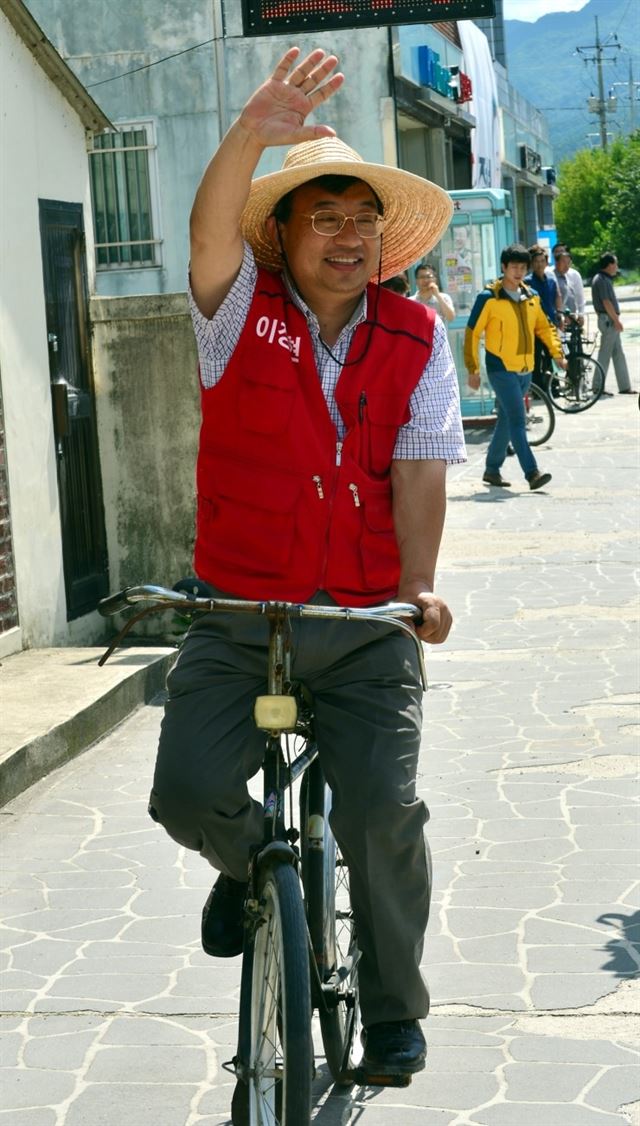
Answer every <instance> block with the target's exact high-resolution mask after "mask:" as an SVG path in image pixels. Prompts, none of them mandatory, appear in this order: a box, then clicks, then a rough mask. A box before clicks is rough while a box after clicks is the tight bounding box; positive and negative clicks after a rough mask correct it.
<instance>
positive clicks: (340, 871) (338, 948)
mask: <svg viewBox="0 0 640 1126" xmlns="http://www.w3.org/2000/svg"><path fill="white" fill-rule="evenodd" d="M300 804H301V818H300V823H301V825H302V862H303V883H304V888H305V899H306V907H307V920H308V925H309V935H310V937H311V945H312V947H313V953H314V957H315V961H316V965H317V967H318V975H319V977H320V980H321V982H322V985H323V987H324V989H323V998H322V999H321V1000H320V1002H319V1005H318V1015H319V1018H320V1029H321V1032H322V1043H323V1045H324V1050H325V1055H326V1059H327V1065H328V1067H329V1071H330V1072H331V1076H332V1078H333V1080H334V1082H335V1083H340V1084H349V1083H351V1082H353V1079H352V1077H351V1076H350V1075H349V1073H350V1072H352V1071H353V1070H354V1068H356V1067H357V1066H358V1064H359V1062H360V1057H361V1055H362V1047H361V1042H360V1031H361V1028H362V1023H361V1018H360V1005H359V996H358V958H359V956H360V954H359V950H358V944H357V938H356V929H355V922H354V918H353V910H352V907H351V896H350V891H349V869H348V868H347V865H346V862H345V860H344V858H343V856H342V854H341V852H340V849H339V848H338V846H337V844H336V840H335V838H334V836H333V833H332V832H331V828H330V825H329V814H330V812H331V790H330V789H329V787H328V786H327V784H326V782H325V780H324V775H323V774H322V770H321V767H320V764H319V762H318V761H316V762H314V763H313V764H312V766H311V767H310V769H309V770H308V771H307V773H306V774H305V777H304V779H303V784H302V788H301V794H300Z"/></svg>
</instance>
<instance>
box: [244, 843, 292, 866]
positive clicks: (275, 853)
mask: <svg viewBox="0 0 640 1126" xmlns="http://www.w3.org/2000/svg"><path fill="white" fill-rule="evenodd" d="M297 863H298V855H297V853H296V852H295V851H294V849H292V847H291V845H290V844H288V843H287V841H270V842H269V844H268V845H265V847H264V848H261V849H260V851H259V852H257V853H256V855H255V857H254V864H255V865H256V866H257V867H262V865H263V864H293V865H296V864H297Z"/></svg>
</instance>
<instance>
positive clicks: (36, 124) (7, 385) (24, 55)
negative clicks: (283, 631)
mask: <svg viewBox="0 0 640 1126" xmlns="http://www.w3.org/2000/svg"><path fill="white" fill-rule="evenodd" d="M0 84H1V85H0V106H1V111H0V151H1V152H2V160H1V161H0V199H1V200H2V219H1V221H0V377H1V378H2V391H3V398H4V414H5V425H6V436H7V464H8V475H9V489H10V499H11V519H12V530H13V549H14V556H15V566H16V578H17V588H18V612H19V617H20V633H14V635H13V640H12V647H13V648H15V647H18V648H19V647H20V646H22V647H25V648H26V647H34V646H46V645H55V644H61V643H64V642H68V641H69V640H70V639H71V637H70V627H69V625H68V623H67V621H66V603H65V594H64V579H63V571H62V544H61V531H60V511H59V504H58V484H57V474H56V460H55V448H54V437H53V424H52V413H51V393H50V389H49V362H48V350H47V329H46V323H45V305H44V293H43V277H42V255H41V249H40V229H39V216H38V199H55V200H64V201H67V202H73V203H82V204H83V207H84V215H85V232H86V236H87V248H88V269H89V277H90V279H91V278H92V276H93V246H92V237H93V236H92V228H91V218H90V215H91V211H90V192H89V172H88V162H87V157H86V144H85V133H84V127H83V125H82V122H81V121H80V118H79V117H78V116H77V114H76V113H75V111H74V110H73V109H72V108H71V106H70V105H69V104H68V102H67V101H66V100H65V98H64V97H63V96H62V94H60V93H59V91H58V90H57V88H56V87H55V86H54V85H53V83H52V82H51V81H50V80H49V79H48V78H47V76H46V75H45V73H44V72H43V71H42V69H41V68H40V67H39V66H38V64H37V63H36V61H35V59H34V58H33V56H32V55H31V53H30V52H29V51H28V50H27V48H26V47H25V46H24V44H23V43H22V40H21V39H19V37H18V36H17V35H16V33H15V32H14V30H13V28H12V26H11V25H10V24H9V22H8V20H7V19H6V17H5V16H4V15H3V14H2V13H0ZM72 625H73V626H74V627H75V630H76V633H80V634H81V631H82V626H81V625H78V626H76V623H72ZM71 632H73V631H71ZM20 635H21V636H20Z"/></svg>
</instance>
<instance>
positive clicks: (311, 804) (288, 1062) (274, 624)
mask: <svg viewBox="0 0 640 1126" xmlns="http://www.w3.org/2000/svg"><path fill="white" fill-rule="evenodd" d="M178 585H179V586H180V587H182V588H183V589H182V590H167V589H165V588H164V587H157V586H138V587H129V588H128V589H127V590H124V591H121V592H120V593H118V594H115V595H112V596H110V597H109V598H105V599H104V600H103V601H102V602H101V603H100V605H99V610H100V612H101V613H102V614H103V615H105V616H108V615H111V614H115V613H118V612H120V611H121V610H126V609H127V608H129V607H131V606H135V605H136V604H138V603H151V604H152V605H151V606H148V607H147V608H146V609H145V610H143V611H142V612H141V613H138V614H136V615H134V617H132V618H131V619H130V620H129V622H127V623H126V625H125V627H124V629H123V630H122V631H121V632H120V634H119V635H118V637H117V638H116V639H115V640H114V641H113V642H112V643H111V645H110V646H109V648H108V650H107V652H106V653H105V654H104V656H103V657H102V659H101V662H100V663H101V664H102V663H104V661H105V660H106V659H107V658H108V656H109V655H110V653H111V652H113V649H114V648H115V647H116V645H117V644H118V643H119V641H120V640H121V638H122V637H123V636H124V634H125V633H126V632H127V630H128V628H129V627H130V625H131V624H133V622H134V621H138V620H139V619H140V618H142V617H144V616H145V615H146V614H149V613H155V612H156V611H158V610H166V609H169V608H173V609H177V610H178V611H179V612H180V613H181V614H183V613H184V611H185V610H186V611H188V613H189V615H193V614H200V613H206V614H212V613H236V614H237V613H239V614H260V615H263V616H264V617H265V618H267V620H268V621H269V627H270V634H269V650H268V657H267V670H266V682H267V694H266V695H263V696H258V697H257V698H256V700H255V706H254V719H255V722H256V725H257V727H258V728H259V729H260V730H261V731H263V732H264V735H265V752H264V759H263V765H262V769H263V808H264V833H263V839H262V841H261V842H260V843H257V844H256V847H255V849H254V851H253V854H252V856H251V857H250V861H249V873H248V877H249V886H248V891H247V896H246V900H245V937H244V948H243V960H242V978H241V988H240V1013H239V1029H238V1047H237V1052H236V1055H235V1057H234V1059H233V1060H232V1061H231V1062H230V1064H229V1067H230V1068H231V1069H232V1070H233V1071H234V1072H235V1075H236V1077H237V1079H238V1083H237V1085H236V1089H235V1094H234V1097H233V1104H232V1121H233V1123H234V1126H241V1124H242V1126H247V1124H248V1126H279V1124H286V1126H306V1124H308V1123H309V1122H310V1118H311V1082H312V1078H313V1074H314V1052H313V1040H312V1023H311V1022H312V1014H313V1011H314V1010H317V1013H318V1016H319V1021H320V1029H321V1034H322V1041H323V1045H324V1049H325V1053H326V1059H327V1064H328V1067H329V1070H330V1072H331V1075H332V1078H333V1079H334V1081H335V1082H336V1083H338V1084H342V1085H348V1084H351V1083H355V1082H357V1083H363V1084H372V1085H378V1086H403V1087H404V1086H408V1084H409V1083H410V1082H411V1076H410V1075H406V1074H403V1075H371V1074H368V1073H365V1072H364V1070H363V1068H362V1064H361V1057H362V1051H361V1044H360V1035H359V1033H360V1028H361V1022H360V1010H359V1004H358V959H359V951H358V944H357V934H356V929H355V924H354V918H353V912H352V909H351V902H350V896H349V873H348V869H347V867H346V865H345V863H344V861H343V859H342V857H341V855H340V851H339V849H338V847H337V845H336V842H335V840H334V838H333V835H332V833H331V829H330V827H329V814H330V812H331V791H330V789H329V787H328V786H327V785H326V783H325V780H324V777H323V774H322V768H321V765H320V761H319V758H318V748H317V745H316V743H315V738H314V717H313V701H312V699H311V698H310V696H309V695H308V693H307V692H306V691H305V689H304V687H303V686H302V685H301V684H299V683H296V682H294V681H293V680H292V678H291V630H292V621H293V620H294V619H302V618H315V619H318V618H321V619H334V620H335V619H340V620H343V621H345V622H346V623H348V622H351V621H360V622H361V621H363V620H364V621H372V622H385V623H387V624H389V625H392V626H394V627H396V628H398V629H400V630H403V631H404V632H405V633H406V634H407V635H408V636H409V637H411V638H412V640H413V641H414V643H415V646H416V650H417V653H418V659H419V662H420V668H421V672H422V680H423V686H424V687H425V688H426V675H425V669H424V657H423V652H422V646H421V644H420V641H419V639H418V637H417V635H416V633H415V631H414V630H413V629H412V627H411V625H410V624H409V622H408V621H407V619H418V618H419V617H420V611H419V610H417V609H416V607H415V606H413V605H411V604H405V603H389V604H388V605H384V606H378V607H367V608H348V607H340V606H317V605H307V604H296V603H290V602H271V601H270V602H252V601H240V600H236V599H222V598H217V597H212V598H210V597H202V596H201V594H200V590H201V586H202V584H196V585H195V587H194V590H193V592H191V593H189V592H186V591H185V590H184V586H185V585H186V584H184V583H180V584H178ZM298 780H300V781H301V785H300V790H299V802H298V818H297V823H296V819H295V818H294V800H293V794H292V787H293V785H294V783H295V782H297V781H298ZM287 805H288V810H287Z"/></svg>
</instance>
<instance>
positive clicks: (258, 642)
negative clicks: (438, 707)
mask: <svg viewBox="0 0 640 1126" xmlns="http://www.w3.org/2000/svg"><path fill="white" fill-rule="evenodd" d="M319 600H320V599H316V601H319ZM325 601H330V600H327V599H325ZM267 640H268V625H267V622H266V621H264V620H263V619H257V618H253V617H249V616H247V617H244V616H242V615H237V614H236V615H232V614H227V615H219V614H217V615H215V616H214V615H207V616H206V617H203V618H202V619H201V620H200V621H198V622H196V623H195V624H194V626H192V628H191V630H190V632H189V635H188V637H187V639H186V641H185V643H184V646H183V648H182V650H181V652H180V655H179V657H178V660H177V662H176V664H175V666H174V668H173V670H172V671H171V673H170V674H169V677H168V681H167V686H168V691H169V698H168V702H167V705H166V710H165V715H164V719H163V723H162V731H161V736H160V745H159V749H158V758H157V762H156V770H155V776H154V782H153V790H152V793H151V802H150V812H151V816H152V817H153V818H154V819H155V820H157V821H160V822H161V823H162V825H163V826H164V827H165V829H166V830H167V832H168V833H169V834H170V836H171V837H173V838H174V840H176V841H178V842H179V843H180V844H181V845H184V846H185V847H187V848H190V849H195V850H197V851H198V852H200V853H201V854H202V856H204V857H205V859H206V860H208V861H209V863H210V864H211V865H212V866H213V867H214V868H217V869H219V870H221V871H223V872H226V873H227V874H228V875H230V876H232V877H233V878H234V879H236V880H243V879H246V875H247V860H248V856H249V850H250V848H251V846H252V845H253V844H255V843H258V842H259V841H260V840H261V839H262V807H261V805H260V804H259V803H258V802H256V801H254V800H253V799H252V798H251V797H250V795H249V793H248V790H247V779H248V778H250V777H252V776H253V775H255V774H256V773H257V772H258V770H259V769H260V766H261V762H262V755H263V748H264V735H263V734H262V733H261V732H259V731H258V730H257V728H256V727H255V724H254V722H253V715H252V712H253V702H254V699H255V697H256V696H257V695H259V694H260V693H263V692H265V691H266V685H265V675H266V651H267ZM293 674H294V675H295V678H296V679H297V680H299V681H301V682H302V683H304V684H305V685H306V686H307V687H308V689H309V690H310V692H311V693H312V695H313V698H314V705H315V714H316V732H317V739H318V748H319V754H320V759H321V762H322V767H323V770H324V774H325V777H326V778H327V781H328V782H329V785H330V786H331V789H332V792H333V811H332V814H331V826H332V829H333V832H334V835H335V837H336V839H337V841H338V843H339V845H340V847H341V849H342V852H343V855H344V857H345V859H346V861H347V864H348V866H349V871H350V878H351V897H352V903H353V908H354V914H355V920H356V926H357V929H358V937H359V944H360V947H361V950H362V958H361V960H360V974H359V978H360V1000H361V1006H362V1013H363V1020H364V1023H365V1025H368V1024H374V1023H376V1022H377V1021H384V1020H406V1019H410V1018H414V1017H424V1016H426V1014H427V1012H428V1009H429V995H428V992H427V988H426V985H425V983H424V981H423V979H422V976H421V974H420V968H419V967H420V959H421V956H422V948H423V942H424V933H425V930H426V926H427V919H428V915H429V899H430V890H431V889H430V882H431V867H430V858H429V852H428V846H427V843H426V840H425V836H424V825H425V822H426V821H427V819H428V812H427V809H426V807H425V805H424V803H423V802H422V801H421V800H420V799H419V798H417V797H416V773H417V765H418V752H419V747H420V733H421V706H422V687H421V683H420V674H419V670H418V663H417V658H416V656H415V653H414V652H413V646H412V643H411V641H410V639H409V638H407V637H404V636H403V635H402V634H401V633H400V632H398V631H397V630H396V631H392V630H391V629H390V627H388V626H385V625H384V624H383V623H368V622H352V623H345V622H319V621H314V620H308V621H306V622H298V623H295V625H294V649H293Z"/></svg>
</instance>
